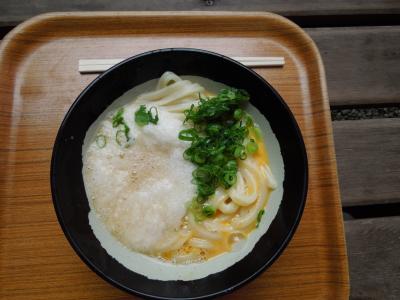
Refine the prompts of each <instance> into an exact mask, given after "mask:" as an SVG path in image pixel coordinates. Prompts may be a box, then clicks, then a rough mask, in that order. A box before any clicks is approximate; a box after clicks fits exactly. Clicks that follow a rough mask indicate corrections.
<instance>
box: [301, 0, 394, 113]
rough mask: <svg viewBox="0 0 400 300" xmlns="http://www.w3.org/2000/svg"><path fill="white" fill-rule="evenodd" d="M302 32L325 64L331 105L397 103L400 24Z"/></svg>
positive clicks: (313, 29) (316, 29)
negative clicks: (312, 43) (317, 50)
mask: <svg viewBox="0 0 400 300" xmlns="http://www.w3.org/2000/svg"><path fill="white" fill-rule="evenodd" d="M399 3H400V1H399ZM306 31H307V33H308V34H309V35H310V36H311V37H312V38H313V40H314V41H315V43H316V44H317V46H318V48H319V49H320V52H321V56H322V59H323V61H324V64H325V65H326V76H327V82H328V90H329V98H330V104H331V105H333V106H335V105H354V104H356V105H359V104H383V103H400V85H399V82H398V81H399V80H398V79H399V78H400V68H399V63H398V62H399V60H400V26H380V27H340V28H310V29H306Z"/></svg>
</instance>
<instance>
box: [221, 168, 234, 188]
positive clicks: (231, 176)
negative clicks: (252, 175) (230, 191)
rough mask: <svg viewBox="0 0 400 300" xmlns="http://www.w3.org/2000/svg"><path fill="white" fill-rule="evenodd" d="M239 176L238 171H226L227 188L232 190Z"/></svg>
mask: <svg viewBox="0 0 400 300" xmlns="http://www.w3.org/2000/svg"><path fill="white" fill-rule="evenodd" d="M236 180H237V176H236V171H225V173H224V183H225V187H226V188H230V187H231V186H233V185H234V184H235V183H236Z"/></svg>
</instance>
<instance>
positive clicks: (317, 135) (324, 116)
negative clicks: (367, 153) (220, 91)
mask: <svg viewBox="0 0 400 300" xmlns="http://www.w3.org/2000/svg"><path fill="white" fill-rule="evenodd" d="M164 47H195V48H203V49H208V50H212V51H216V52H219V53H222V54H225V55H230V56H284V57H285V59H286V64H285V66H284V68H258V69H256V71H257V72H258V73H259V74H261V75H262V76H263V77H264V78H266V79H267V80H268V81H269V82H270V83H271V84H272V85H273V86H274V87H275V88H276V89H277V90H278V92H279V93H280V94H281V95H282V96H283V98H284V99H285V100H286V102H287V103H288V104H289V106H290V108H291V109H292V111H293V112H294V114H295V116H296V119H297V121H298V123H299V125H300V127H301V130H302V133H303V136H304V139H305V143H306V147H307V153H308V159H309V176H310V178H309V192H308V199H307V205H306V208H305V211H304V215H303V219H302V221H301V223H300V226H299V228H298V230H297V232H296V234H295V236H294V238H293V240H292V241H291V243H290V244H289V246H288V248H287V249H286V251H285V252H284V253H283V255H282V256H281V257H280V258H279V259H278V260H277V261H276V262H275V263H274V264H273V265H272V267H271V268H270V269H268V270H267V271H266V272H264V273H263V274H262V275H261V276H259V277H258V278H257V279H255V280H254V281H252V282H251V283H249V284H247V285H246V286H244V287H243V288H241V289H239V290H237V291H235V292H234V293H233V294H231V295H228V296H227V297H228V298H233V299H245V298H246V299H265V298H269V299H277V298H279V299H289V298H295V299H300V298H311V299H322V298H332V299H339V298H348V293H349V283H348V270H347V256H346V247H345V240H344V236H343V222H342V213H341V205H340V196H339V190H338V180H337V173H336V161H335V153H334V147H333V140H332V128H331V120H330V112H329V104H328V97H327V92H326V82H325V74H324V68H323V65H322V61H321V58H320V55H319V53H318V50H317V48H316V46H315V44H314V43H313V42H312V40H311V39H310V38H309V37H308V36H307V34H305V33H304V32H303V31H302V30H301V29H300V28H299V27H297V26H296V25H294V24H293V23H291V22H290V21H288V20H287V19H285V18H282V17H279V16H277V15H274V14H269V13H250V14H248V13H206V12H201V13H200V12H181V13H178V12H165V13H160V12H151V13H147V12H140V13H139V12H129V13H120V12H118V13H117V12H109V13H97V12H96V13H54V14H45V15H41V16H38V17H35V18H33V19H31V20H29V21H27V22H25V23H23V24H22V25H19V26H17V27H16V28H15V29H14V30H13V31H12V32H10V33H9V34H8V35H7V36H6V38H5V39H4V41H3V42H2V44H1V48H0V74H1V83H0V136H1V143H0V162H1V168H0V243H1V247H0V286H1V291H0V295H1V297H2V298H4V299H5V298H7V299H26V298H29V299H43V298H46V299H117V298H118V299H129V298H130V296H129V295H128V294H126V293H124V292H122V291H120V290H118V289H116V288H114V287H112V286H110V285H109V284H108V283H106V282H105V281H103V280H102V279H101V278H99V277H98V276H97V275H96V274H94V273H93V272H91V271H90V270H89V268H88V267H87V266H86V265H85V264H84V263H83V262H82V261H81V260H80V259H79V257H78V256H77V255H76V254H75V253H74V251H73V250H72V248H71V247H70V246H69V244H68V242H67V240H66V238H65V237H64V235H63V232H62V230H61V228H60V226H59V225H58V222H57V218H56V215H55V212H54V209H53V204H52V200H51V194H50V185H49V169H50V157H51V151H52V146H53V141H54V138H55V135H56V132H57V130H58V127H59V125H60V123H61V120H62V118H63V117H64V114H65V112H66V111H67V109H68V108H69V106H70V105H71V103H72V102H73V101H74V100H75V98H76V97H77V96H78V94H79V93H80V92H81V91H82V89H83V88H84V87H85V86H86V85H87V84H88V83H90V82H91V81H92V80H93V79H94V78H95V77H96V75H80V74H79V73H78V59H80V58H120V57H128V56H131V55H134V54H137V53H140V52H144V51H147V50H150V49H157V48H164Z"/></svg>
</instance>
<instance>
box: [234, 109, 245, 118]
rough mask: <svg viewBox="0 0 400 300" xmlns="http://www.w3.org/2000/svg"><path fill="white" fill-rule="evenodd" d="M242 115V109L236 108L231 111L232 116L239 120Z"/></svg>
mask: <svg viewBox="0 0 400 300" xmlns="http://www.w3.org/2000/svg"><path fill="white" fill-rule="evenodd" d="M243 115H244V111H243V109H240V108H237V109H235V111H234V113H233V118H234V119H235V120H240V119H241V118H243Z"/></svg>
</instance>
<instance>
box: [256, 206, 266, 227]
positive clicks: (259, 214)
mask: <svg viewBox="0 0 400 300" xmlns="http://www.w3.org/2000/svg"><path fill="white" fill-rule="evenodd" d="M264 213H265V210H264V209H261V210H260V211H259V212H258V214H257V224H256V228H258V226H260V222H261V218H262V216H263V215H264Z"/></svg>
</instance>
